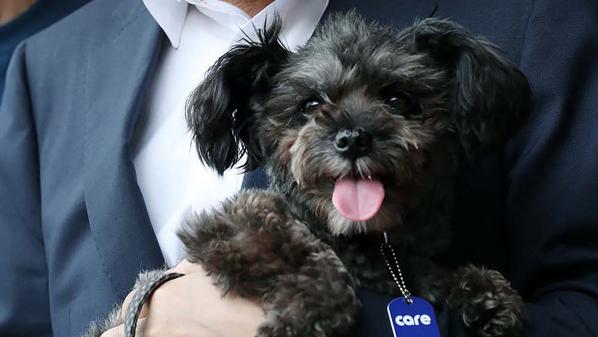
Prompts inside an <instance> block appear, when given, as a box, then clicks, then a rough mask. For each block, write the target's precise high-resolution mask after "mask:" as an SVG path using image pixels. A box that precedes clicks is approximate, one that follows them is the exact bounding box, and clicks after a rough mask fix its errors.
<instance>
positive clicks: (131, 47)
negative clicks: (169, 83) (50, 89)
mask: <svg viewBox="0 0 598 337" xmlns="http://www.w3.org/2000/svg"><path fill="white" fill-rule="evenodd" d="M114 3H115V4H114V7H113V8H116V9H115V10H114V12H113V15H112V19H113V22H107V24H106V31H107V32H102V33H101V35H102V36H101V37H100V38H99V41H97V42H96V43H94V48H92V49H93V50H92V51H91V52H90V53H89V55H88V58H87V65H86V83H85V86H86V93H87V97H86V99H87V104H88V105H87V109H86V110H87V118H86V135H87V142H86V150H85V163H84V165H85V180H86V181H85V184H86V188H85V203H86V206H87V211H88V216H89V222H90V228H91V232H92V236H93V239H94V242H95V244H96V246H97V251H98V254H99V256H100V260H101V262H102V265H103V266H102V267H103V268H104V271H105V272H106V274H107V275H108V279H109V280H110V281H111V283H112V285H113V287H114V289H115V290H116V291H117V293H119V294H120V295H122V294H124V292H125V291H127V290H128V289H130V287H131V286H132V285H133V281H134V280H135V277H136V275H137V273H138V272H139V271H140V270H142V269H150V268H157V267H160V266H162V265H163V263H164V261H163V257H162V254H161V252H160V248H159V246H158V243H157V240H156V237H155V234H154V232H153V229H152V226H151V223H150V220H149V217H148V215H147V211H146V208H145V204H144V201H143V198H142V195H141V192H140V190H139V187H138V185H137V179H136V175H135V169H134V166H133V162H132V159H131V155H130V151H129V144H128V143H129V139H130V136H131V132H132V130H133V126H134V123H135V120H136V118H137V115H138V113H139V110H140V108H141V106H142V101H143V96H144V94H145V91H146V87H147V83H148V78H149V77H150V76H151V73H152V70H153V69H154V67H155V64H156V61H157V58H158V54H159V49H160V42H161V40H162V34H161V31H160V29H159V27H158V26H157V24H156V23H155V22H154V20H153V18H152V17H151V16H150V15H149V13H148V12H147V11H146V10H145V8H144V6H143V4H142V2H141V1H119V2H116V1H115V2H114Z"/></svg>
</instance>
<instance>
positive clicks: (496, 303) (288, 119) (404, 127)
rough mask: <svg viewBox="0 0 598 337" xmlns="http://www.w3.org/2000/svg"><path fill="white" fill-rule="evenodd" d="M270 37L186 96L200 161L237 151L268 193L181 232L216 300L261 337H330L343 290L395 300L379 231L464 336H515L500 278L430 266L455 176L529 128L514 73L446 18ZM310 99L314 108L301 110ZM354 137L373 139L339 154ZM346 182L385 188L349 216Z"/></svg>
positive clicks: (412, 282) (519, 314)
mask: <svg viewBox="0 0 598 337" xmlns="http://www.w3.org/2000/svg"><path fill="white" fill-rule="evenodd" d="M279 33H280V22H279V21H277V22H276V23H275V25H274V26H273V28H271V29H268V30H265V31H262V32H261V33H260V34H259V36H260V37H259V41H257V42H250V41H246V43H245V44H241V45H239V46H236V47H234V48H233V49H232V50H231V51H230V52H228V53H226V54H225V55H224V56H222V57H221V58H220V59H219V60H218V62H217V63H216V65H215V66H214V67H212V68H211V70H210V71H209V73H208V76H207V78H206V80H205V81H204V82H203V83H202V84H201V85H200V86H199V87H198V88H197V89H196V90H195V91H194V93H193V95H192V96H191V98H190V99H189V104H188V107H187V109H188V110H187V119H188V121H189V124H190V128H191V131H192V132H193V133H194V137H195V140H196V142H197V146H198V153H199V155H200V157H201V158H202V160H203V161H204V162H205V163H206V164H207V165H209V166H210V167H212V168H214V169H215V170H217V171H218V172H220V173H222V172H223V171H224V170H226V169H227V168H230V167H231V166H233V165H235V164H236V163H237V161H239V160H240V158H241V154H242V153H243V151H246V152H247V153H248V154H249V155H248V162H247V163H245V167H246V168H249V169H251V168H254V167H255V166H257V165H259V164H262V165H264V167H265V168H266V170H267V172H268V174H269V176H270V179H271V186H270V189H269V191H254V190H250V191H244V192H241V193H239V194H238V195H237V196H236V197H234V198H232V199H230V200H227V201H225V202H224V203H223V204H222V205H221V206H220V207H219V208H217V209H215V210H210V211H206V212H203V213H202V214H200V215H198V216H197V218H195V219H192V220H191V221H190V222H189V223H188V224H187V226H186V227H185V229H184V231H183V232H182V233H181V234H180V237H181V239H182V241H183V242H184V243H185V245H186V247H187V251H188V256H189V258H190V259H191V260H192V261H194V262H197V263H200V264H202V265H203V267H204V268H205V269H206V270H207V271H208V272H209V273H210V275H211V276H212V277H213V279H214V281H215V283H216V285H217V286H218V287H219V288H220V289H221V290H222V291H223V292H224V293H225V292H227V291H230V290H234V291H235V292H237V293H239V294H241V295H242V296H245V297H248V298H252V299H255V300H257V301H259V302H260V303H261V304H262V305H263V307H264V309H265V311H266V313H267V320H266V321H265V322H264V323H263V324H262V325H261V326H260V328H259V331H258V334H257V335H258V336H259V337H282V336H284V337H286V336H297V337H299V336H301V337H302V336H305V337H307V336H310V337H313V336H322V337H324V336H327V337H330V336H339V335H342V334H343V333H345V332H347V330H348V329H350V327H351V324H352V322H353V318H354V316H355V313H356V310H357V306H358V303H357V300H356V297H355V294H354V291H353V289H355V287H365V288H369V289H373V290H375V291H379V292H383V293H387V294H397V288H396V286H395V285H394V284H393V282H392V280H391V278H390V277H389V275H388V274H387V271H386V268H385V265H384V264H383V262H382V259H381V258H380V255H379V251H378V248H379V244H380V242H381V240H382V232H384V231H386V232H388V233H389V234H390V238H391V240H392V243H393V245H394V246H395V247H398V251H399V254H400V259H401V265H402V267H403V271H404V274H405V275H406V281H407V285H408V287H409V288H410V290H411V291H412V293H414V294H416V295H418V296H422V297H424V298H427V299H428V300H429V301H430V302H431V303H433V304H440V303H443V302H446V303H448V305H449V306H450V307H451V308H452V310H454V311H455V312H457V313H458V314H460V315H461V316H462V318H463V322H464V323H465V324H466V325H467V326H468V327H469V329H470V331H471V332H472V333H473V334H474V335H476V336H483V337H491V336H492V337H497V336H516V335H517V334H518V332H519V331H520V329H521V326H522V321H523V318H524V310H523V308H524V306H523V302H522V300H521V298H520V297H519V296H518V295H517V293H516V292H515V291H514V290H513V289H512V288H511V287H510V286H509V283H508V281H507V280H506V279H505V278H504V277H503V276H502V275H501V274H500V273H498V272H496V271H490V270H485V269H483V268H478V267H474V266H467V267H463V268H459V269H457V270H451V269H450V268H449V267H447V266H445V265H442V263H440V262H439V261H440V260H441V257H442V256H443V254H445V253H446V252H447V250H448V249H449V248H450V246H451V242H452V237H451V236H452V232H451V225H450V224H451V220H452V209H453V204H452V199H453V190H454V184H455V177H456V175H457V173H458V172H459V170H460V169H461V167H463V165H464V164H466V163H468V162H469V161H470V160H471V159H473V158H475V156H476V155H478V154H479V153H481V152H484V151H488V150H491V149H493V148H495V147H496V146H498V145H501V144H502V143H504V142H505V141H506V139H507V138H508V137H509V136H510V135H512V134H513V133H514V132H516V131H517V129H518V128H519V127H520V126H521V125H522V124H523V122H524V121H525V120H526V116H527V113H528V109H529V105H530V89H529V85H528V83H527V80H526V79H525V77H524V76H523V75H522V73H521V72H520V71H519V70H517V68H516V67H515V66H514V65H513V64H511V63H510V62H509V61H508V60H507V59H505V58H504V57H503V56H502V55H501V54H500V52H499V51H498V49H497V48H496V47H495V46H494V45H492V44H491V43H490V42H488V41H486V40H484V39H483V38H479V37H475V36H473V35H471V34H470V33H468V32H467V31H465V30H464V29H463V28H462V27H460V26H458V25H457V24H455V23H453V22H451V21H449V20H440V19H434V18H428V19H425V20H422V21H419V22H416V23H415V24H414V25H413V26H411V27H408V28H406V29H404V30H402V31H396V30H395V29H393V28H391V27H387V26H381V25H378V24H376V23H370V22H366V21H365V20H363V19H362V18H361V17H359V16H358V15H357V14H355V13H349V14H344V15H332V16H331V18H330V19H329V20H328V21H327V22H326V23H324V24H323V25H322V26H321V27H320V28H319V29H318V31H317V32H316V34H315V35H314V37H312V39H311V40H310V41H309V42H308V43H307V45H306V46H305V47H303V48H301V49H300V50H299V51H298V52H297V53H291V52H289V51H288V50H286V49H285V48H284V47H282V46H281V44H280V43H279V42H278V34H279ZM390 97H393V102H394V103H393V104H391V103H389V102H390V100H389V98H390ZM310 100H311V101H313V100H316V101H318V102H319V105H317V106H316V107H315V108H313V109H305V108H304V106H305V103H306V102H308V101H310ZM397 100H398V103H397ZM353 128H360V130H364V131H366V132H368V134H369V135H371V137H372V138H371V142H372V144H371V149H369V150H368V151H367V152H366V153H363V154H362V155H361V156H358V157H352V158H347V157H344V156H342V155H339V153H337V151H336V150H335V149H334V144H333V141H332V140H333V139H334V137H335V135H336V134H337V133H338V132H340V130H347V129H349V130H351V129H353ZM346 176H351V177H354V178H359V177H361V178H365V177H368V176H373V177H375V179H378V180H380V181H381V182H382V183H383V185H384V188H385V190H386V194H385V199H384V201H383V203H382V206H381V208H380V210H379V212H378V213H377V214H376V216H374V217H373V218H372V219H370V220H367V221H361V222H357V221H351V220H349V219H346V218H344V217H343V216H342V215H341V214H340V213H339V212H338V211H337V210H336V209H335V207H334V206H333V205H332V202H331V195H332V191H333V188H334V183H335V180H336V179H339V178H341V177H346Z"/></svg>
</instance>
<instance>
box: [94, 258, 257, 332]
mask: <svg viewBox="0 0 598 337" xmlns="http://www.w3.org/2000/svg"><path fill="white" fill-rule="evenodd" d="M168 272H174V273H181V274H185V276H182V277H180V278H177V279H174V280H172V281H169V282H167V283H165V284H164V285H162V286H161V287H160V288H158V290H156V292H155V293H154V294H153V295H152V297H151V299H150V301H149V303H148V304H146V305H145V306H144V307H143V310H142V311H141V314H140V315H139V317H140V318H139V321H138V326H137V336H140V337H141V336H143V337H154V336H156V337H157V336H172V337H177V336H181V337H183V336H184V337H223V336H226V337H253V336H255V333H256V331H257V327H258V325H259V324H260V323H261V322H262V321H263V320H264V318H265V315H264V312H263V310H262V309H261V308H260V307H259V306H258V305H257V304H256V303H254V302H251V301H250V300H247V299H244V298H241V297H238V296H235V295H234V294H232V293H231V294H227V295H226V296H224V297H222V296H221V294H220V290H218V289H217V288H216V287H215V286H214V285H213V284H212V282H211V280H210V278H209V277H208V276H207V275H206V272H205V271H204V270H203V268H202V267H201V266H200V265H197V264H193V263H190V262H188V261H187V260H183V261H182V262H181V263H179V264H178V265H177V266H176V267H174V268H172V269H170V270H169V271H168ZM133 294H134V292H131V293H129V295H127V297H126V299H125V301H124V302H123V309H122V310H121V311H122V312H123V313H124V312H126V310H127V307H128V305H129V303H130V302H131V299H132V298H133ZM123 336H124V326H122V325H119V326H117V327H114V328H112V329H110V330H108V331H106V332H104V333H103V334H102V336H101V337H123Z"/></svg>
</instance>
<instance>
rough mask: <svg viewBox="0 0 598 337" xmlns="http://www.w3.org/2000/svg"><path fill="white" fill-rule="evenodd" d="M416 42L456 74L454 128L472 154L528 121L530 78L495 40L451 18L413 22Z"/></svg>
mask: <svg viewBox="0 0 598 337" xmlns="http://www.w3.org/2000/svg"><path fill="white" fill-rule="evenodd" d="M413 38H414V40H413V41H414V45H415V48H416V49H417V50H418V51H420V52H421V51H426V52H428V53H430V56H431V57H432V58H433V59H434V60H435V61H436V62H438V63H439V64H442V65H444V66H446V67H447V68H448V70H449V71H450V74H451V75H452V77H451V78H452V83H451V87H450V90H451V91H452V94H451V100H452V106H453V111H452V119H453V128H454V130H455V131H456V133H457V134H458V136H459V138H460V141H461V144H462V145H463V148H464V150H465V154H466V155H467V156H468V157H471V156H472V155H474V154H476V153H478V152H480V151H482V152H484V151H488V150H492V149H493V148H495V147H496V146H497V145H500V144H503V143H504V142H505V141H506V139H507V138H508V137H509V136H511V135H513V134H514V133H515V132H516V131H517V130H519V128H521V126H522V125H523V124H524V123H525V121H526V120H527V116H528V114H529V110H530V105H531V90H530V87H529V83H528V81H527V78H526V77H525V76H524V75H523V73H522V72H521V71H520V70H519V69H517V67H516V66H515V65H513V64H512V63H511V62H510V61H509V60H507V59H506V58H505V57H504V56H503V55H501V52H500V51H499V49H498V48H497V47H496V46H495V45H493V44H492V43H491V42H489V41H487V40H485V39H483V38H479V37H475V36H473V35H472V34H471V33H469V32H467V31H466V30H465V29H464V28H462V27H461V26H459V25H457V24H456V23H454V22H451V21H449V20H440V19H434V18H429V19H425V20H423V21H420V22H418V23H416V24H415V25H414V29H413Z"/></svg>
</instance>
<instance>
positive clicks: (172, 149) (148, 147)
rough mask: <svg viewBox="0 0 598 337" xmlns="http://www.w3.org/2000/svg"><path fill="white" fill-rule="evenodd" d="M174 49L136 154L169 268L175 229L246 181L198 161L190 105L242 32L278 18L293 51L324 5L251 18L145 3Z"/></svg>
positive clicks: (179, 252)
mask: <svg viewBox="0 0 598 337" xmlns="http://www.w3.org/2000/svg"><path fill="white" fill-rule="evenodd" d="M144 4H145V6H146V7H147V9H148V11H149V12H150V13H151V15H152V16H153V17H154V19H155V20H156V22H157V23H158V24H159V25H160V27H161V28H162V30H163V31H164V33H165V34H166V36H167V37H168V40H169V42H170V43H169V44H168V45H166V46H164V47H163V50H162V55H161V58H160V63H159V65H158V68H157V71H156V72H155V74H154V76H155V77H154V78H153V81H152V85H151V87H150V88H149V95H148V98H147V100H146V102H145V106H144V108H143V110H142V113H141V115H140V116H139V119H138V121H137V124H136V126H135V130H134V132H133V138H132V141H131V149H132V153H133V163H134V165H135V171H136V173H137V182H138V184H139V188H140V189H141V193H142V194H143V198H144V200H145V205H146V207H147V211H148V214H149V217H150V220H151V222H152V226H153V229H154V232H155V233H156V238H157V239H158V243H159V245H160V249H161V250H162V254H163V255H164V259H165V261H166V263H167V265H169V266H173V265H175V264H177V263H178V262H179V261H180V260H181V259H182V258H183V257H184V250H183V246H182V243H181V242H180V240H179V239H178V237H177V236H176V232H177V230H178V229H179V228H180V227H181V225H182V224H183V223H184V221H186V219H188V218H189V217H190V215H191V214H193V213H196V212H200V211H201V210H203V209H206V208H209V207H212V206H215V205H217V204H218V203H219V202H220V201H221V200H223V199H224V198H226V197H230V196H232V195H234V194H235V193H236V192H237V191H238V190H239V189H240V187H241V182H242V180H243V175H242V174H241V172H240V171H239V170H231V171H229V172H227V173H225V175H224V176H223V177H219V176H218V175H217V174H216V173H215V172H214V171H212V170H210V169H209V168H207V167H205V166H204V165H203V164H202V163H201V162H200V161H199V159H198V157H197V154H196V152H195V146H194V145H193V144H192V142H191V135H190V133H189V132H188V130H187V125H186V123H185V119H184V107H185V101H186V99H187V97H188V96H189V94H190V93H191V91H192V90H193V89H194V88H195V87H197V85H198V84H199V83H200V82H201V81H202V80H203V78H204V75H205V72H206V71H207V70H208V68H209V67H210V66H211V65H212V64H213V63H214V62H215V61H216V60H217V59H218V57H220V56H221V55H222V54H224V53H225V52H226V51H227V50H228V49H229V48H230V47H231V46H232V45H233V44H234V43H235V42H237V41H239V40H240V39H241V38H243V36H244V35H243V33H242V32H243V31H244V32H246V33H249V34H250V35H253V34H252V33H253V32H254V28H253V27H254V26H255V27H262V26H263V25H264V21H265V20H266V18H267V17H268V18H272V17H273V16H274V13H275V12H277V13H278V14H279V15H280V17H281V18H282V20H283V30H282V37H283V41H284V42H285V43H286V44H287V46H288V47H289V48H291V49H296V48H297V47H299V46H301V45H303V44H304V43H305V42H306V41H307V39H308V38H309V37H310V36H311V34H312V33H313V31H314V29H315V26H316V25H317V23H318V22H319V20H320V18H321V16H322V14H323V12H324V10H325V8H326V6H327V4H328V1H327V0H276V1H274V2H272V3H271V4H270V5H268V6H267V7H266V8H264V9H263V10H262V11H261V12H259V13H258V14H256V15H255V16H254V17H253V18H251V17H249V16H248V15H247V14H246V13H245V12H244V11H242V10H241V9H239V8H237V7H235V6H233V5H231V4H229V3H226V2H224V1H219V0H187V1H184V0H183V1H181V0H144Z"/></svg>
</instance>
